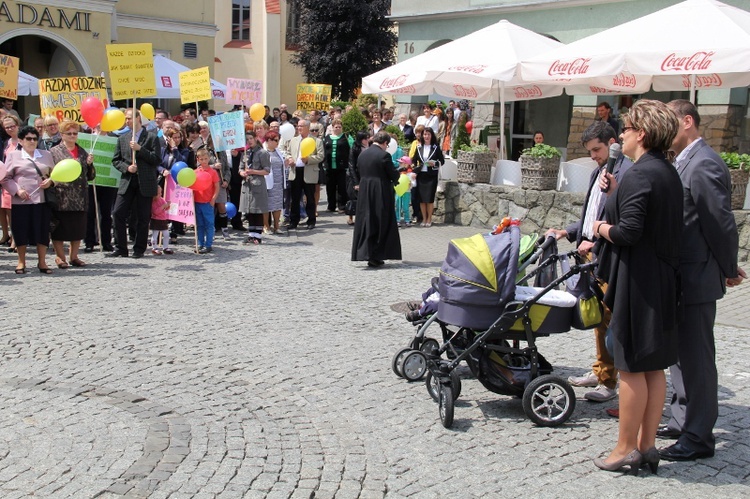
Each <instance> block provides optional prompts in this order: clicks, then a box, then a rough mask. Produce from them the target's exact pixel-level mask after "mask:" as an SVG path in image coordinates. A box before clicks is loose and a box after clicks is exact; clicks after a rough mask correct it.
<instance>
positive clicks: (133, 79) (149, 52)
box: [107, 43, 156, 100]
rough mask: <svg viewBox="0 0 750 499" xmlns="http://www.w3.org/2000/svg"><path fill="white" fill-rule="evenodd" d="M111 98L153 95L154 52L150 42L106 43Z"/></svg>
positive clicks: (154, 85) (154, 87)
mask: <svg viewBox="0 0 750 499" xmlns="http://www.w3.org/2000/svg"><path fill="white" fill-rule="evenodd" d="M107 64H108V65H109V81H110V84H111V86H112V98H113V99H114V100H119V99H132V98H134V97H155V96H156V76H155V74H154V54H153V49H152V46H151V44H150V43H120V44H111V45H107Z"/></svg>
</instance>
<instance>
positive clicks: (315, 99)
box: [297, 83, 331, 111]
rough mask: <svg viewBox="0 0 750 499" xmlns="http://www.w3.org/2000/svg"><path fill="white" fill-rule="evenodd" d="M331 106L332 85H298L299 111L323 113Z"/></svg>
mask: <svg viewBox="0 0 750 499" xmlns="http://www.w3.org/2000/svg"><path fill="white" fill-rule="evenodd" d="M330 104H331V85H320V84H315V83H312V84H309V83H301V84H299V85H297V109H302V110H303V111H313V110H318V111H322V110H325V109H328V106H329V105H330Z"/></svg>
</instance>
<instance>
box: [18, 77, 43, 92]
mask: <svg viewBox="0 0 750 499" xmlns="http://www.w3.org/2000/svg"><path fill="white" fill-rule="evenodd" d="M18 95H19V96H21V95H39V80H38V79H37V78H34V77H33V76H31V75H29V74H26V73H24V72H23V71H19V72H18Z"/></svg>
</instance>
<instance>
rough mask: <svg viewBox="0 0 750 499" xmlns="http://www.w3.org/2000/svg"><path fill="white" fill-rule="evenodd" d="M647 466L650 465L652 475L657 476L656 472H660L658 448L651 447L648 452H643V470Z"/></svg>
mask: <svg viewBox="0 0 750 499" xmlns="http://www.w3.org/2000/svg"><path fill="white" fill-rule="evenodd" d="M646 465H648V468H649V469H650V470H651V473H653V474H654V475H656V472H657V471H658V470H659V451H658V450H657V449H656V447H651V448H650V449H649V450H647V451H646V452H641V468H645V467H646Z"/></svg>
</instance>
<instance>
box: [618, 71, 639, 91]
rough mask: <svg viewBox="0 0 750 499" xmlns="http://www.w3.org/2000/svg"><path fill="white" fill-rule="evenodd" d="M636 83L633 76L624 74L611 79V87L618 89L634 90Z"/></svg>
mask: <svg viewBox="0 0 750 499" xmlns="http://www.w3.org/2000/svg"><path fill="white" fill-rule="evenodd" d="M636 83H638V82H637V81H636V78H635V76H634V75H626V74H625V73H620V74H618V75H617V76H615V77H613V78H612V85H614V86H615V87H619V88H635V85H636Z"/></svg>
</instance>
